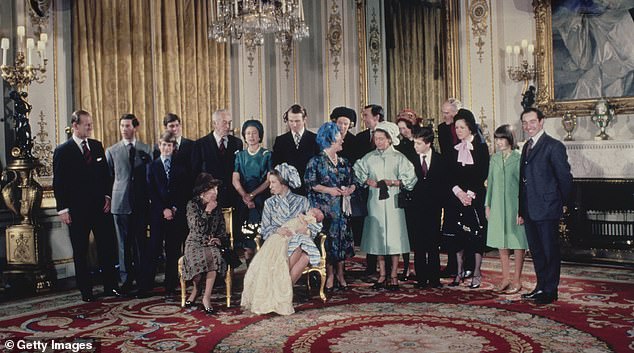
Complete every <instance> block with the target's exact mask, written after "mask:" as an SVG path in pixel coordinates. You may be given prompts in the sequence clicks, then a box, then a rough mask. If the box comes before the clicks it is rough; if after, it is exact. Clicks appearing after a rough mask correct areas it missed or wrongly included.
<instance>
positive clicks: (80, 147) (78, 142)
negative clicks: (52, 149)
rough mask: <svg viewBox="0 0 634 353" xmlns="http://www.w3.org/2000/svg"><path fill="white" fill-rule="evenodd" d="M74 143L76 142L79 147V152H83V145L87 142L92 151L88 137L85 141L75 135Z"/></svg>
mask: <svg viewBox="0 0 634 353" xmlns="http://www.w3.org/2000/svg"><path fill="white" fill-rule="evenodd" d="M73 141H75V144H76V145H77V147H79V150H81V151H83V149H82V146H81V143H82V142H84V141H86V146H87V147H88V149H89V150H90V144H89V143H88V138H87V137H86V138H85V139H83V140H82V139H80V138H79V137H77V136H75V135H74V134H73Z"/></svg>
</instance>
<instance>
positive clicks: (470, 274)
mask: <svg viewBox="0 0 634 353" xmlns="http://www.w3.org/2000/svg"><path fill="white" fill-rule="evenodd" d="M471 277H473V271H471V270H465V271H464V278H471Z"/></svg>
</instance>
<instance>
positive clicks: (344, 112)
mask: <svg viewBox="0 0 634 353" xmlns="http://www.w3.org/2000/svg"><path fill="white" fill-rule="evenodd" d="M342 116H345V117H346V118H348V119H350V125H352V126H355V125H357V113H355V111H354V110H353V109H350V108H348V107H337V108H335V109H333V110H332V113H330V120H332V121H337V118H340V117H342Z"/></svg>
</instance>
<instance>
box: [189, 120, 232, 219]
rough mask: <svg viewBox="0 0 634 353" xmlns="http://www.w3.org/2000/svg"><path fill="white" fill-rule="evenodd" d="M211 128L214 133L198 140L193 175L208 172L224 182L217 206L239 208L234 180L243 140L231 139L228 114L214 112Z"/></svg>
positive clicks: (194, 153) (220, 189)
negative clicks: (234, 171)
mask: <svg viewBox="0 0 634 353" xmlns="http://www.w3.org/2000/svg"><path fill="white" fill-rule="evenodd" d="M212 124H213V128H214V130H213V132H212V133H210V134H208V135H206V136H204V137H201V138H200V139H198V140H196V144H195V146H194V151H193V156H192V166H193V170H194V175H195V176H198V174H199V173H200V172H206V173H209V174H211V175H213V176H214V178H216V179H218V180H220V181H222V184H221V185H220V186H219V187H218V205H219V206H220V207H236V205H237V202H238V201H239V200H241V198H239V196H238V193H237V192H236V191H235V189H234V188H233V186H232V178H233V169H234V164H235V159H236V152H238V151H242V146H243V145H242V140H241V139H239V138H237V137H235V136H233V135H229V132H230V131H231V113H230V112H229V111H228V110H225V109H221V110H217V111H215V112H214V113H213V115H212ZM237 223H238V222H236V224H237Z"/></svg>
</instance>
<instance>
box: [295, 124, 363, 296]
mask: <svg viewBox="0 0 634 353" xmlns="http://www.w3.org/2000/svg"><path fill="white" fill-rule="evenodd" d="M317 144H319V147H320V149H321V153H320V154H319V155H317V156H315V157H313V158H311V159H310V161H309V162H308V165H307V166H306V174H304V184H305V185H306V186H307V187H308V200H309V201H310V204H311V206H313V207H317V208H319V209H320V210H321V211H322V212H323V213H324V215H325V218H324V228H325V229H326V234H327V235H328V238H327V240H326V255H327V258H326V260H327V267H326V274H327V275H326V289H327V290H332V289H333V287H334V278H335V272H336V277H337V281H338V282H339V287H340V288H341V289H346V288H347V287H348V284H347V283H346V280H345V277H344V260H345V259H346V258H348V257H352V256H353V255H354V239H353V238H352V233H351V231H350V228H349V227H348V216H349V215H350V213H351V211H352V210H351V208H350V207H348V208H346V207H343V205H344V204H345V203H346V202H347V204H348V205H350V195H352V193H353V192H354V190H355V188H356V186H355V185H354V184H353V174H352V168H351V167H350V164H348V160H347V159H345V158H343V157H341V156H339V155H338V154H337V153H338V152H341V150H342V144H343V138H342V137H341V133H340V132H339V127H338V126H337V124H336V123H334V122H328V123H325V124H323V125H322V126H321V127H320V128H319V131H318V132H317ZM335 266H336V271H335Z"/></svg>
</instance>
